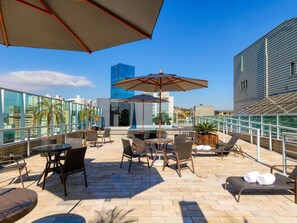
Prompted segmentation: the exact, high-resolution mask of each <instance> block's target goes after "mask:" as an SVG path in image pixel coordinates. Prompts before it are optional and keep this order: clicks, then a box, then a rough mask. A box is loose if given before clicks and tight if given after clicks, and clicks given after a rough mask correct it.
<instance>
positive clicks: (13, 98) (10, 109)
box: [3, 90, 23, 143]
mask: <svg viewBox="0 0 297 223" xmlns="http://www.w3.org/2000/svg"><path fill="white" fill-rule="evenodd" d="M22 107H23V98H22V94H21V93H18V92H14V91H9V90H5V91H4V107H3V117H4V120H3V121H4V129H12V128H21V127H23V126H22V120H21V118H22V113H23V111H22ZM21 137H22V136H21V130H11V131H5V132H4V134H3V143H11V142H15V141H20V140H21Z"/></svg>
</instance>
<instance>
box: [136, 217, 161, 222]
mask: <svg viewBox="0 0 297 223" xmlns="http://www.w3.org/2000/svg"><path fill="white" fill-rule="evenodd" d="M165 222H166V221H165V218H164V217H142V216H140V217H138V223H165Z"/></svg>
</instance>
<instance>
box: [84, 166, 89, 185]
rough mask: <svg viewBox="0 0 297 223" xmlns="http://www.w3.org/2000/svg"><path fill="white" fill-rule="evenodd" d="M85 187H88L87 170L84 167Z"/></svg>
mask: <svg viewBox="0 0 297 223" xmlns="http://www.w3.org/2000/svg"><path fill="white" fill-rule="evenodd" d="M84 177H85V186H86V187H88V182H87V174H86V168H85V167H84Z"/></svg>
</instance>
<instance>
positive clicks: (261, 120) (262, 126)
mask: <svg viewBox="0 0 297 223" xmlns="http://www.w3.org/2000/svg"><path fill="white" fill-rule="evenodd" d="M260 117H261V119H260V122H261V125H260V128H261V137H263V135H264V125H263V120H264V118H263V115H261V116H260Z"/></svg>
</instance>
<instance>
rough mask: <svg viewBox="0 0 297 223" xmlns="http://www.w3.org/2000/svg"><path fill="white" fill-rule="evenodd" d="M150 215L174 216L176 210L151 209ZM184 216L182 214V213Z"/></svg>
mask: <svg viewBox="0 0 297 223" xmlns="http://www.w3.org/2000/svg"><path fill="white" fill-rule="evenodd" d="M151 216H156V217H166V216H168V217H170V216H171V217H174V216H177V214H176V212H175V211H174V210H166V209H165V210H163V211H151ZM183 216H184V215H183Z"/></svg>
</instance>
